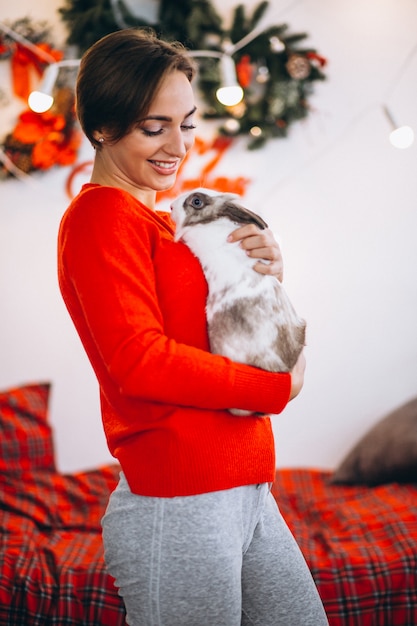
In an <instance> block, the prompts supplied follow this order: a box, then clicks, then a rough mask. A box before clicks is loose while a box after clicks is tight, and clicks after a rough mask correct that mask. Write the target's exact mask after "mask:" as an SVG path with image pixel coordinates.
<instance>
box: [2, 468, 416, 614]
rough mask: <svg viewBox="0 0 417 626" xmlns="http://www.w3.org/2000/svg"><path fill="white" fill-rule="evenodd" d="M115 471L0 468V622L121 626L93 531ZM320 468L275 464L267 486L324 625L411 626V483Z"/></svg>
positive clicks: (413, 603) (413, 515)
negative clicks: (373, 480)
mask: <svg viewBox="0 0 417 626" xmlns="http://www.w3.org/2000/svg"><path fill="white" fill-rule="evenodd" d="M118 472H119V468H118V466H116V465H115V466H106V467H102V468H99V469H97V470H94V471H91V472H85V473H79V474H76V475H71V476H62V475H60V474H58V473H56V472H53V471H43V470H37V471H32V472H29V471H22V472H14V473H12V474H11V475H10V474H5V473H4V472H0V626H3V625H4V626H6V625H7V626H52V625H53V626H66V625H68V626H125V612H124V607H123V602H122V600H121V599H120V597H119V596H118V595H117V590H116V589H115V587H114V585H113V579H112V578H111V577H110V576H109V575H108V574H107V573H106V571H105V566H104V560H103V549H102V543H101V528H100V519H101V517H102V515H103V513H104V510H105V507H106V504H107V499H108V495H109V493H110V491H111V490H112V489H113V488H114V487H115V485H116V482H117V479H118ZM329 476H330V475H329V474H328V473H326V472H319V471H314V470H313V471H311V470H294V469H290V470H279V471H278V472H277V476H276V482H275V484H274V486H273V493H274V495H275V497H276V499H277V501H278V504H279V506H280V509H281V511H282V514H283V515H284V517H285V519H286V520H287V523H288V525H289V526H290V528H291V530H292V532H293V534H294V535H295V537H296V539H297V541H298V543H299V545H300V548H301V550H302V552H303V553H304V556H305V558H306V560H307V563H308V564H309V567H310V569H311V571H312V574H313V577H314V579H315V581H316V583H317V586H318V589H319V592H320V595H321V597H322V599H323V602H324V605H325V609H326V612H327V615H328V618H329V622H330V626H416V625H417V487H414V486H412V485H397V484H390V485H384V486H381V487H376V488H368V487H341V486H335V485H330V484H329V482H328V478H329ZM202 626H204V625H202ZM213 626H214V625H213Z"/></svg>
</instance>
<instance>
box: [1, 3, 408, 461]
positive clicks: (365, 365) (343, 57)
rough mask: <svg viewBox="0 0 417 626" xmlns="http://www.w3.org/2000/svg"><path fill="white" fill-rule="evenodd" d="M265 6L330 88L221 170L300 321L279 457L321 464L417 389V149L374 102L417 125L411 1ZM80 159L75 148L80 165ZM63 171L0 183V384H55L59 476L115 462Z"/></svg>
mask: <svg viewBox="0 0 417 626" xmlns="http://www.w3.org/2000/svg"><path fill="white" fill-rule="evenodd" d="M2 4H6V3H5V2H4V0H2ZM7 4H8V6H7V8H6V7H3V6H2V7H1V8H2V18H1V19H2V20H4V19H5V18H10V19H12V18H16V17H22V16H24V15H26V14H28V13H30V14H31V15H32V17H35V18H39V19H48V20H49V21H54V20H56V19H57V18H56V8H57V7H59V6H61V5H62V4H63V3H60V2H59V1H58V0H44V1H43V2H37V3H36V10H35V5H33V4H32V3H29V2H28V0H15V2H14V3H13V4H12V5H9V3H7ZM236 4H237V2H233V1H232V0H227V2H225V1H224V0H222V2H220V0H216V2H215V5H216V6H217V7H218V9H219V11H220V10H224V7H229V10H228V12H225V13H224V15H225V16H226V17H227V16H228V15H230V7H234V6H235V5H236ZM245 4H247V5H250V6H255V5H256V4H257V2H250V3H249V2H247V3H245ZM220 7H223V8H222V9H221V8H220ZM270 10H271V17H270V20H271V23H282V22H286V23H288V24H289V26H290V28H291V30H292V31H294V32H303V31H305V32H307V33H309V39H308V42H309V43H310V44H311V45H313V46H315V47H316V48H317V49H318V51H319V52H320V53H321V54H323V55H324V56H326V57H327V58H328V59H329V65H328V67H327V68H326V72H327V75H328V80H327V81H326V82H324V83H320V84H316V88H315V96H314V98H313V99H312V101H311V103H312V106H313V112H312V114H311V115H310V116H309V118H308V119H307V120H306V121H305V122H302V123H299V124H298V125H297V126H296V127H294V128H293V129H292V131H291V133H290V137H289V138H288V139H286V140H275V141H274V142H270V143H269V144H268V145H267V146H266V147H265V148H264V149H262V150H260V151H255V152H248V151H246V150H245V148H244V143H245V142H244V140H240V141H238V142H237V144H236V146H235V147H234V148H233V150H232V151H231V152H230V153H229V154H227V155H226V156H225V157H224V159H223V160H222V161H221V163H220V165H219V167H218V169H217V170H216V172H217V173H218V174H219V175H220V174H222V175H226V176H230V177H233V176H246V177H248V178H250V179H251V180H252V183H251V185H250V186H249V190H248V193H247V202H248V203H250V204H252V205H254V206H258V207H259V206H261V207H262V209H263V211H264V213H265V215H266V217H267V219H268V220H269V222H270V225H271V226H272V227H273V228H274V230H275V231H276V232H277V233H278V234H279V236H280V238H281V241H282V247H283V251H284V255H285V262H286V277H285V285H286V287H287V290H288V292H289V293H290V295H291V297H292V299H293V301H294V303H295V305H296V307H297V309H298V310H299V312H300V313H301V314H302V315H304V317H305V318H306V319H307V321H308V347H307V350H306V352H307V359H308V370H307V375H306V382H305V386H304V389H303V392H302V394H301V395H300V396H299V397H298V398H297V399H296V400H294V401H293V402H292V403H291V404H290V405H289V406H288V407H287V409H286V410H285V412H284V413H283V414H282V415H280V416H277V417H275V418H274V428H275V433H276V440H277V451H278V464H279V465H280V466H283V465H287V466H290V465H292V466H294V465H295V466H296V465H299V466H318V467H328V468H330V467H333V466H334V465H335V464H336V463H338V462H339V461H340V459H341V458H342V456H343V455H344V454H345V453H346V451H347V450H348V449H349V447H350V446H351V445H352V444H353V443H354V442H355V441H356V439H357V438H358V437H359V436H360V435H361V434H362V433H363V432H364V431H365V430H366V429H367V428H368V427H369V426H370V425H372V424H373V423H374V422H375V421H376V420H377V419H378V418H379V417H380V416H382V415H383V414H384V413H385V412H386V411H388V410H390V409H392V408H394V407H396V406H397V405H398V404H400V403H401V402H403V401H406V400H408V399H409V398H411V397H413V396H414V395H416V394H417V385H416V373H417V331H416V323H415V320H416V313H417V285H416V267H417V245H416V243H415V241H416V234H417V210H416V198H417V176H416V166H417V145H414V146H413V147H412V148H410V149H408V150H403V151H400V150H396V149H395V148H393V147H391V146H390V144H389V143H388V141H387V135H388V130H389V127H388V124H387V121H386V119H385V118H384V116H383V114H382V109H381V105H382V104H383V103H386V104H388V105H389V107H390V109H391V112H392V113H393V115H394V117H395V118H396V119H397V120H398V121H401V122H402V123H408V124H410V125H411V126H414V129H415V130H417V109H416V101H417V48H416V46H417V37H416V30H415V24H416V23H417V4H416V2H415V1H414V0H338V2H337V3H336V2H334V1H332V0H304V1H302V0H299V1H298V2H297V1H295V2H280V1H278V0H275V1H273V2H271V9H270ZM58 32H59V31H58ZM414 53H415V54H414ZM6 64H7V62H6V61H0V76H2V77H3V81H2V85H4V80H5V78H4V77H5V76H6ZM4 113H5V115H4V116H2V119H3V123H2V126H3V125H4V122H5V120H6V121H7V116H8V115H9V116H10V110H9V109H7V110H5V111H4ZM7 123H8V124H9V126H10V122H9V121H7ZM203 127H204V128H203V130H205V131H206V130H207V127H205V126H204V125H203ZM1 130H2V131H4V129H3V128H2V129H1ZM6 130H7V129H6ZM2 134H3V133H2ZM90 157H91V150H90V148H89V147H88V146H87V145H84V147H83V151H82V153H81V154H80V157H79V159H80V161H81V160H83V159H89V158H90ZM68 173H69V170H67V169H57V170H54V171H50V172H48V173H46V174H37V175H36V176H35V177H34V178H33V179H32V180H31V182H30V184H29V183H25V182H22V181H16V180H8V181H6V182H0V198H1V202H0V287H1V292H0V293H1V303H0V329H2V330H1V331H0V355H1V357H0V388H6V387H8V386H9V385H15V384H20V383H23V382H28V381H35V380H50V381H52V383H53V393H52V407H51V420H52V422H53V425H54V428H55V438H56V445H57V453H58V463H59V466H60V468H61V469H62V470H64V471H72V470H76V469H81V468H85V467H91V466H94V465H95V464H97V463H101V462H105V461H107V460H109V459H110V456H109V454H108V452H107V449H106V446H105V441H104V437H103V434H102V429H101V423H100V416H99V407H98V393H97V385H96V382H95V380H94V377H93V375H92V373H91V370H90V368H89V365H88V363H87V361H86V358H85V357H84V353H83V351H82V348H81V346H80V344H79V340H78V338H77V336H76V335H75V332H74V330H73V328H72V325H71V323H70V321H69V318H68V316H67V313H66V311H65V308H64V305H63V304H62V301H61V299H60V295H59V292H58V288H57V283H56V275H55V241H56V232H57V228H58V224H59V220H60V217H61V215H62V213H63V211H64V210H65V207H66V205H67V202H68V200H67V198H66V195H65V189H64V187H65V181H66V179H67V176H68ZM81 182H84V181H83V180H81V177H79V178H78V179H76V186H77V185H78V186H79V185H80V184H81Z"/></svg>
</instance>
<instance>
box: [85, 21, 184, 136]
mask: <svg viewBox="0 0 417 626" xmlns="http://www.w3.org/2000/svg"><path fill="white" fill-rule="evenodd" d="M173 70H179V71H180V72H183V73H184V74H185V75H186V76H187V78H188V80H189V81H190V82H191V80H192V78H193V76H194V72H195V66H194V63H193V61H192V60H191V59H190V57H189V56H188V55H187V52H186V50H185V48H184V47H183V46H182V44H180V43H178V42H174V43H168V42H167V41H163V40H161V39H159V38H158V37H157V36H156V34H155V32H154V31H152V30H151V29H126V30H119V31H116V32H114V33H111V34H110V35H106V36H105V37H103V38H102V39H100V40H99V41H97V42H96V43H95V44H93V45H92V46H91V48H89V49H88V50H87V52H86V53H85V54H84V56H83V58H82V59H81V64H80V70H79V73H78V78H77V86H76V108H77V116H78V119H79V121H80V124H81V128H82V129H83V131H84V133H85V135H86V136H87V137H88V139H89V140H90V142H91V143H92V144H93V146H95V147H96V148H97V147H100V143H99V142H98V141H97V140H96V139H95V138H94V136H93V133H94V131H97V130H102V131H105V132H106V134H107V135H109V139H110V141H113V142H116V141H118V140H119V139H121V138H122V137H124V136H125V135H126V134H127V133H128V132H129V131H130V130H131V129H132V127H133V126H134V124H135V123H136V122H137V121H138V120H139V119H142V118H143V117H146V115H147V113H148V111H149V108H150V106H151V104H152V101H153V99H154V98H155V96H156V93H157V91H158V89H159V87H160V86H161V83H162V81H163V80H164V78H165V77H166V75H167V74H168V73H170V72H172V71H173Z"/></svg>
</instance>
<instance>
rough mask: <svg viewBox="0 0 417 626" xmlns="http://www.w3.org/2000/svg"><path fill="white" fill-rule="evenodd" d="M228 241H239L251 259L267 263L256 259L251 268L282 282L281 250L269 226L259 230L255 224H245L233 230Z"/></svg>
mask: <svg viewBox="0 0 417 626" xmlns="http://www.w3.org/2000/svg"><path fill="white" fill-rule="evenodd" d="M228 241H230V242H233V241H240V246H241V247H242V248H243V249H244V250H246V254H247V255H248V256H250V257H252V258H253V259H262V260H263V261H267V263H262V261H258V262H257V263H255V265H254V266H253V269H254V270H256V271H257V272H259V274H269V275H271V276H275V277H276V278H278V280H279V281H281V282H282V279H283V277H284V263H283V260H282V255H281V250H280V247H279V245H278V243H277V242H276V241H275V238H274V235H273V233H272V231H271V230H270V229H269V228H265V230H259V228H258V227H257V226H255V224H245V226H241V227H239V228H237V229H236V230H234V231H233V232H232V233H231V234H230V235H229V238H228Z"/></svg>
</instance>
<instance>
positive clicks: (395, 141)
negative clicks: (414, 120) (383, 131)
mask: <svg viewBox="0 0 417 626" xmlns="http://www.w3.org/2000/svg"><path fill="white" fill-rule="evenodd" d="M389 140H390V142H391V144H392V145H393V146H394V147H395V148H400V149H402V150H404V149H405V148H409V147H410V146H411V145H412V144H413V143H414V131H413V129H412V128H411V126H400V127H399V128H396V129H395V130H393V131H392V132H391V133H390V136H389Z"/></svg>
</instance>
